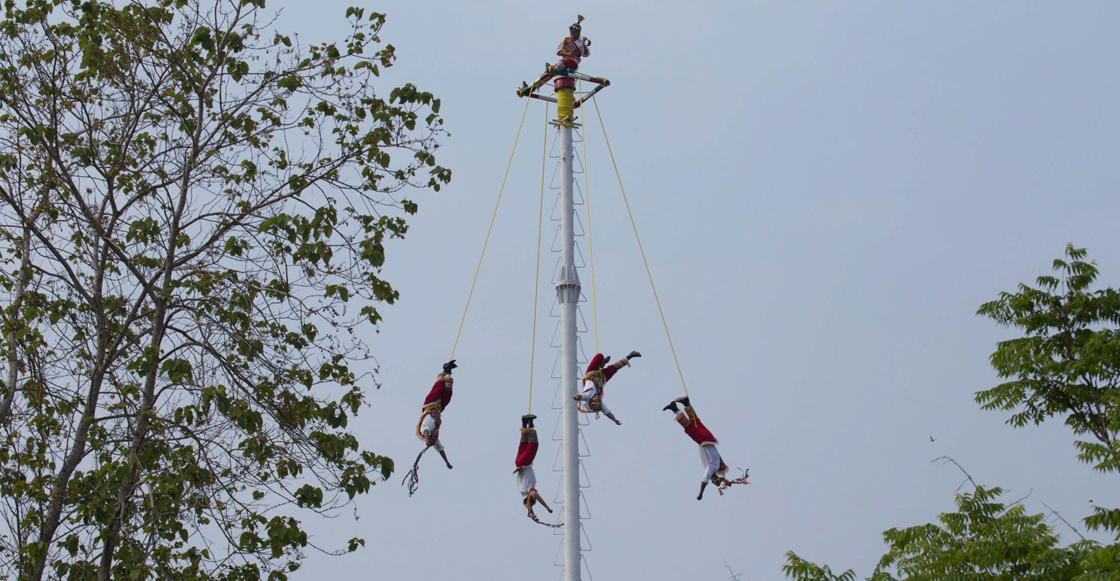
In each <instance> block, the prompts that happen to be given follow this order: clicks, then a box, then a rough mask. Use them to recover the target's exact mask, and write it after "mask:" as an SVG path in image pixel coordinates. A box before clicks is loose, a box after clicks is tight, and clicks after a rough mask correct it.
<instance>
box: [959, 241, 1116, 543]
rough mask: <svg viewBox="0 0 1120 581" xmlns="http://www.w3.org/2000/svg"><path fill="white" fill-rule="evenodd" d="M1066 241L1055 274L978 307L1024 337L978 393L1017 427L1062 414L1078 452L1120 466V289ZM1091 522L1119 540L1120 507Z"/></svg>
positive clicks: (998, 358) (999, 352)
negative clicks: (995, 381)
mask: <svg viewBox="0 0 1120 581" xmlns="http://www.w3.org/2000/svg"><path fill="white" fill-rule="evenodd" d="M1086 254H1087V253H1086V251H1085V249H1083V248H1075V247H1074V246H1073V245H1069V246H1067V247H1066V251H1065V257H1064V259H1057V260H1055V261H1054V265H1053V268H1054V273H1055V274H1054V275H1044V276H1039V277H1038V278H1037V279H1036V281H1035V284H1036V285H1037V287H1031V286H1028V285H1026V284H1020V285H1019V288H1018V291H1017V292H1014V293H1008V292H1004V293H1000V296H999V298H998V299H996V300H994V301H991V302H989V303H985V304H984V305H982V306H981V307H980V310H979V314H980V315H983V316H986V317H988V318H990V319H992V320H994V321H996V322H997V323H999V324H1001V325H1005V326H1009V327H1015V328H1016V329H1019V330H1020V331H1021V332H1022V333H1023V336H1022V337H1017V338H1015V339H1010V340H1007V341H1003V342H1001V343H999V345H998V346H997V348H996V351H995V353H993V354H992V357H991V361H992V366H993V367H994V368H995V370H996V372H997V373H998V374H999V376H1000V378H1002V379H1006V380H1007V381H1005V382H1004V383H1001V384H1000V385H997V386H996V387H993V388H991V389H988V390H984V391H981V392H979V393H977V394H976V401H977V402H978V403H980V405H981V407H983V409H986V410H1003V411H1011V412H1014V413H1013V414H1012V415H1011V417H1010V418H1009V419H1008V420H1007V423H1008V424H1010V425H1012V426H1014V427H1017V428H1018V427H1023V426H1026V425H1030V424H1035V425H1037V424H1041V423H1042V422H1044V421H1046V420H1047V419H1049V418H1052V417H1055V416H1058V417H1062V418H1064V419H1065V423H1066V425H1067V426H1069V427H1070V429H1072V430H1073V433H1074V434H1075V435H1077V436H1079V437H1082V438H1087V439H1082V440H1078V442H1077V448H1078V451H1079V453H1078V458H1080V459H1081V461H1082V462H1085V463H1087V464H1090V465H1091V466H1092V467H1093V469H1094V470H1097V471H1099V472H1112V473H1117V474H1120V329H1118V326H1120V292H1117V291H1116V290H1115V289H1111V288H1104V289H1097V290H1093V289H1092V286H1093V283H1094V282H1095V281H1096V279H1097V276H1098V274H1099V273H1098V270H1097V265H1096V263H1094V262H1087V261H1085V257H1086ZM1095 510H1096V514H1094V515H1093V516H1091V517H1089V518H1088V519H1087V520H1086V522H1087V524H1088V525H1089V526H1090V527H1091V528H1104V529H1106V530H1109V531H1111V532H1113V533H1116V534H1117V535H1118V537H1117V538H1118V540H1120V510H1118V509H1105V508H1100V507H1096V508H1095Z"/></svg>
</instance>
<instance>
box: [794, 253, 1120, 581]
mask: <svg viewBox="0 0 1120 581" xmlns="http://www.w3.org/2000/svg"><path fill="white" fill-rule="evenodd" d="M1086 256H1087V253H1086V251H1085V250H1084V249H1080V248H1075V247H1074V246H1073V245H1069V246H1067V247H1066V251H1065V257H1064V258H1063V259H1058V260H1055V261H1054V263H1053V268H1054V271H1055V272H1056V275H1055V276H1040V277H1038V278H1037V280H1036V284H1037V285H1038V286H1037V288H1036V287H1031V286H1028V285H1026V284H1020V285H1019V287H1018V290H1017V292H1014V293H1009V292H1004V293H1000V295H999V298H998V299H996V300H994V301H991V302H988V303H985V304H983V305H982V306H981V307H980V309H979V311H978V314H980V315H983V316H985V317H988V318H990V319H992V320H994V321H996V322H997V323H999V324H1001V325H1004V326H1009V327H1015V328H1017V329H1018V330H1020V331H1021V332H1022V333H1023V335H1024V336H1022V337H1018V338H1014V339H1010V340H1007V341H1002V342H1000V343H999V344H998V345H997V348H996V351H995V353H993V354H992V356H991V362H992V366H993V367H994V368H995V370H996V372H997V373H998V375H999V377H1000V378H1001V379H1004V380H1007V381H1005V382H1004V383H1001V384H1000V385H997V386H996V387H993V388H991V389H987V390H983V391H980V392H978V393H977V394H976V401H977V403H979V404H980V405H981V407H982V408H983V409H987V410H1002V411H1011V412H1014V413H1013V414H1012V415H1011V417H1010V418H1009V419H1008V423H1009V424H1010V425H1012V426H1014V427H1022V426H1025V425H1028V424H1040V423H1042V422H1043V421H1045V420H1047V419H1049V418H1052V417H1055V416H1059V417H1063V418H1065V423H1066V425H1068V426H1070V428H1071V429H1072V430H1073V432H1074V434H1075V435H1077V436H1079V437H1085V438H1086V439H1082V440H1079V441H1078V442H1077V448H1078V451H1079V454H1078V457H1079V458H1080V459H1081V460H1082V461H1083V462H1085V463H1087V464H1090V465H1091V466H1092V467H1093V469H1094V470H1097V471H1100V472H1120V442H1118V436H1120V333H1118V329H1117V325H1120V293H1118V292H1117V291H1116V290H1114V289H1111V288H1105V289H1099V290H1092V286H1093V283H1094V282H1095V280H1096V278H1097V276H1098V270H1097V266H1096V264H1095V263H1093V262H1086V261H1085V257H1086ZM966 474H967V473H966ZM968 481H969V482H972V478H971V477H969V478H968ZM973 486H974V489H975V490H974V492H973V493H971V494H958V495H957V512H954V513H948V514H942V515H940V516H939V517H938V521H939V524H927V525H920V526H915V527H909V528H905V529H891V530H889V531H886V532H885V533H883V538H884V540H885V541H886V542H887V544H888V546H889V550H888V552H887V554H886V555H884V556H883V557H882V559H881V560H880V561H879V564H878V566H877V567H876V568H875V571H874V572H873V574H872V576H871V577H869V578H868V579H869V580H870V581H888V580H894V579H905V580H908V581H925V580H940V579H962V580H963V579H967V580H977V581H988V580H991V581H997V580H999V581H1002V580H1005V579H1006V580H1008V581H1010V580H1019V579H1039V580H1043V579H1045V580H1050V579H1053V580H1062V579H1069V580H1076V581H1106V580H1107V581H1120V542H1114V543H1113V544H1111V545H1108V546H1100V545H1099V544H1098V543H1095V542H1091V541H1084V540H1082V541H1080V542H1077V543H1074V544H1072V545H1069V546H1065V547H1061V546H1059V545H1058V543H1059V537H1058V536H1057V535H1056V534H1055V533H1054V531H1053V529H1052V528H1051V527H1049V526H1048V525H1046V524H1045V519H1046V516H1047V515H1045V514H1036V515H1027V514H1026V512H1025V509H1024V507H1023V506H1022V505H1020V504H1018V503H1017V502H1016V503H1012V504H1011V505H1005V504H1003V503H1002V502H1000V501H999V497H1000V495H1001V493H1002V491H1001V490H1000V489H999V488H984V487H980V486H976V485H975V482H973ZM1094 510H1095V511H1096V512H1095V514H1093V515H1092V516H1090V517H1089V518H1087V519H1086V523H1087V524H1088V525H1089V527H1090V528H1095V529H1104V530H1107V531H1110V532H1112V533H1114V534H1116V535H1117V536H1116V541H1120V510H1117V509H1104V508H1096V507H1095V508H1094ZM784 571H785V573H786V575H787V576H789V577H790V578H793V579H796V580H798V581H838V580H842V581H853V580H854V579H855V573H854V572H852V571H850V570H849V571H846V572H845V573H844V574H842V575H839V576H836V575H834V574H833V573H832V572H831V570H829V569H828V567H822V566H818V565H816V564H813V563H811V562H808V561H805V560H803V559H801V558H800V557H798V556H797V555H796V554H794V553H792V552H790V553H789V554H788V555H787V561H786V565H785V567H784Z"/></svg>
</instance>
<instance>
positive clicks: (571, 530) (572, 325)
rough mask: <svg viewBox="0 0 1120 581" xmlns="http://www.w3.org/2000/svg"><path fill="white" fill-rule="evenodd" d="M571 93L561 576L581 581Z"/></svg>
mask: <svg viewBox="0 0 1120 581" xmlns="http://www.w3.org/2000/svg"><path fill="white" fill-rule="evenodd" d="M573 97H574V96H573V94H572V89H559V88H558V90H557V98H558V100H559V106H558V107H557V123H558V126H559V129H560V235H561V236H562V238H563V246H562V247H561V254H560V261H561V266H560V277H559V279H558V280H557V281H556V296H557V299H558V300H559V302H560V327H561V343H560V360H561V365H563V370H562V371H563V375H562V378H563V379H562V381H563V384H564V408H563V409H564V418H563V419H564V571H565V579H566V581H580V573H581V571H580V538H579V537H580V526H579V525H580V514H579V513H580V506H579V441H578V440H579V412H578V411H576V406H575V402H574V401H572V397H573V396H575V395H576V389H577V384H578V374H579V369H578V363H577V358H576V306H577V305H578V303H579V294H580V285H579V275H578V274H577V273H576V265H575V238H574V229H573V224H572V223H573V220H574V219H575V205H574V203H573V200H572V156H573V155H574V153H573V149H572V119H573V113H574V111H573V106H572V104H573Z"/></svg>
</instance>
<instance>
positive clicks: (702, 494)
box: [696, 492, 704, 500]
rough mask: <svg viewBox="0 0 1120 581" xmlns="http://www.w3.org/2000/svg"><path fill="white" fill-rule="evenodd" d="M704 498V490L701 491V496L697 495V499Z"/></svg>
mask: <svg viewBox="0 0 1120 581" xmlns="http://www.w3.org/2000/svg"><path fill="white" fill-rule="evenodd" d="M703 499H704V493H703V492H701V493H700V496H697V497H696V500H703Z"/></svg>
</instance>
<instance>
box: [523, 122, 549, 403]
mask: <svg viewBox="0 0 1120 581" xmlns="http://www.w3.org/2000/svg"><path fill="white" fill-rule="evenodd" d="M547 167H548V101H545V103H544V147H542V148H541V207H540V210H538V212H537V274H536V276H534V277H533V340H532V341H531V343H530V344H531V345H532V347H530V348H529V412H528V413H533V366H534V365H535V364H536V361H537V292H538V291H539V290H540V288H541V230H543V229H544V175H545V169H546V168H547Z"/></svg>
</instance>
